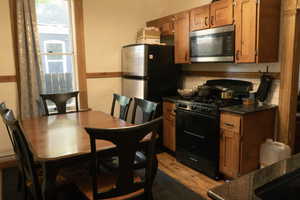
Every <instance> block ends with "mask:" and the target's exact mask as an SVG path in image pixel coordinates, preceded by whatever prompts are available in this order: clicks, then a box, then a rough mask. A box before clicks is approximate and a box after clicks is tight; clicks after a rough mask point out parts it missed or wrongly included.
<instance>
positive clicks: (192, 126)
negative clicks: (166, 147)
mask: <svg viewBox="0 0 300 200" xmlns="http://www.w3.org/2000/svg"><path fill="white" fill-rule="evenodd" d="M247 83H249V82H247ZM239 104H242V100H241V98H233V99H221V98H220V97H215V96H207V97H205V98H203V97H193V98H190V99H181V100H178V101H177V103H176V159H177V160H178V161H180V162H182V163H183V164H186V165H188V166H190V167H192V168H194V169H196V170H198V171H200V172H202V173H204V174H206V175H207V176H209V177H211V178H214V179H219V178H220V176H219V137H220V108H222V107H227V106H233V105H239Z"/></svg>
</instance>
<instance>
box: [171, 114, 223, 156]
mask: <svg viewBox="0 0 300 200" xmlns="http://www.w3.org/2000/svg"><path fill="white" fill-rule="evenodd" d="M219 127H220V125H219V117H218V116H217V115H210V114H200V113H196V112H192V111H187V110H184V109H177V110H176V148H178V150H179V151H180V150H184V151H185V152H188V153H189V154H193V155H196V156H201V157H203V158H204V159H206V160H211V161H216V159H217V160H218V155H219V130H220V128H219Z"/></svg>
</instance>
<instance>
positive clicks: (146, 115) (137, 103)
mask: <svg viewBox="0 0 300 200" xmlns="http://www.w3.org/2000/svg"><path fill="white" fill-rule="evenodd" d="M157 106H158V104H157V103H154V102H152V101H148V100H145V99H139V98H134V107H133V112H132V120H131V123H133V124H136V123H137V122H136V117H137V116H136V115H137V109H138V108H140V109H141V110H142V115H143V116H142V121H141V122H138V123H145V122H149V121H151V120H152V119H154V117H155V115H156V109H157Z"/></svg>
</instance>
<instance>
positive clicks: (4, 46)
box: [0, 0, 17, 157]
mask: <svg viewBox="0 0 300 200" xmlns="http://www.w3.org/2000/svg"><path fill="white" fill-rule="evenodd" d="M0 19H1V20H0V27H1V31H0V44H1V48H0V76H1V75H15V67H14V57H13V47H12V44H13V43H12V35H11V24H10V13H9V0H2V1H0ZM0 91H1V92H0V102H3V101H4V102H5V103H6V104H7V106H8V107H10V108H13V109H14V110H15V109H16V107H17V88H16V83H0ZM11 152H12V150H11V145H10V141H9V138H8V135H7V132H6V130H5V128H4V125H3V123H2V120H0V157H1V155H3V154H10V153H11Z"/></svg>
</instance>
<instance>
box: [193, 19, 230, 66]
mask: <svg viewBox="0 0 300 200" xmlns="http://www.w3.org/2000/svg"><path fill="white" fill-rule="evenodd" d="M234 41H235V36H234V26H233V25H230V26H225V27H220V28H214V29H207V30H202V31H195V32H191V33H190V44H191V61H192V62H233V61H234V51H235V50H234Z"/></svg>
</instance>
